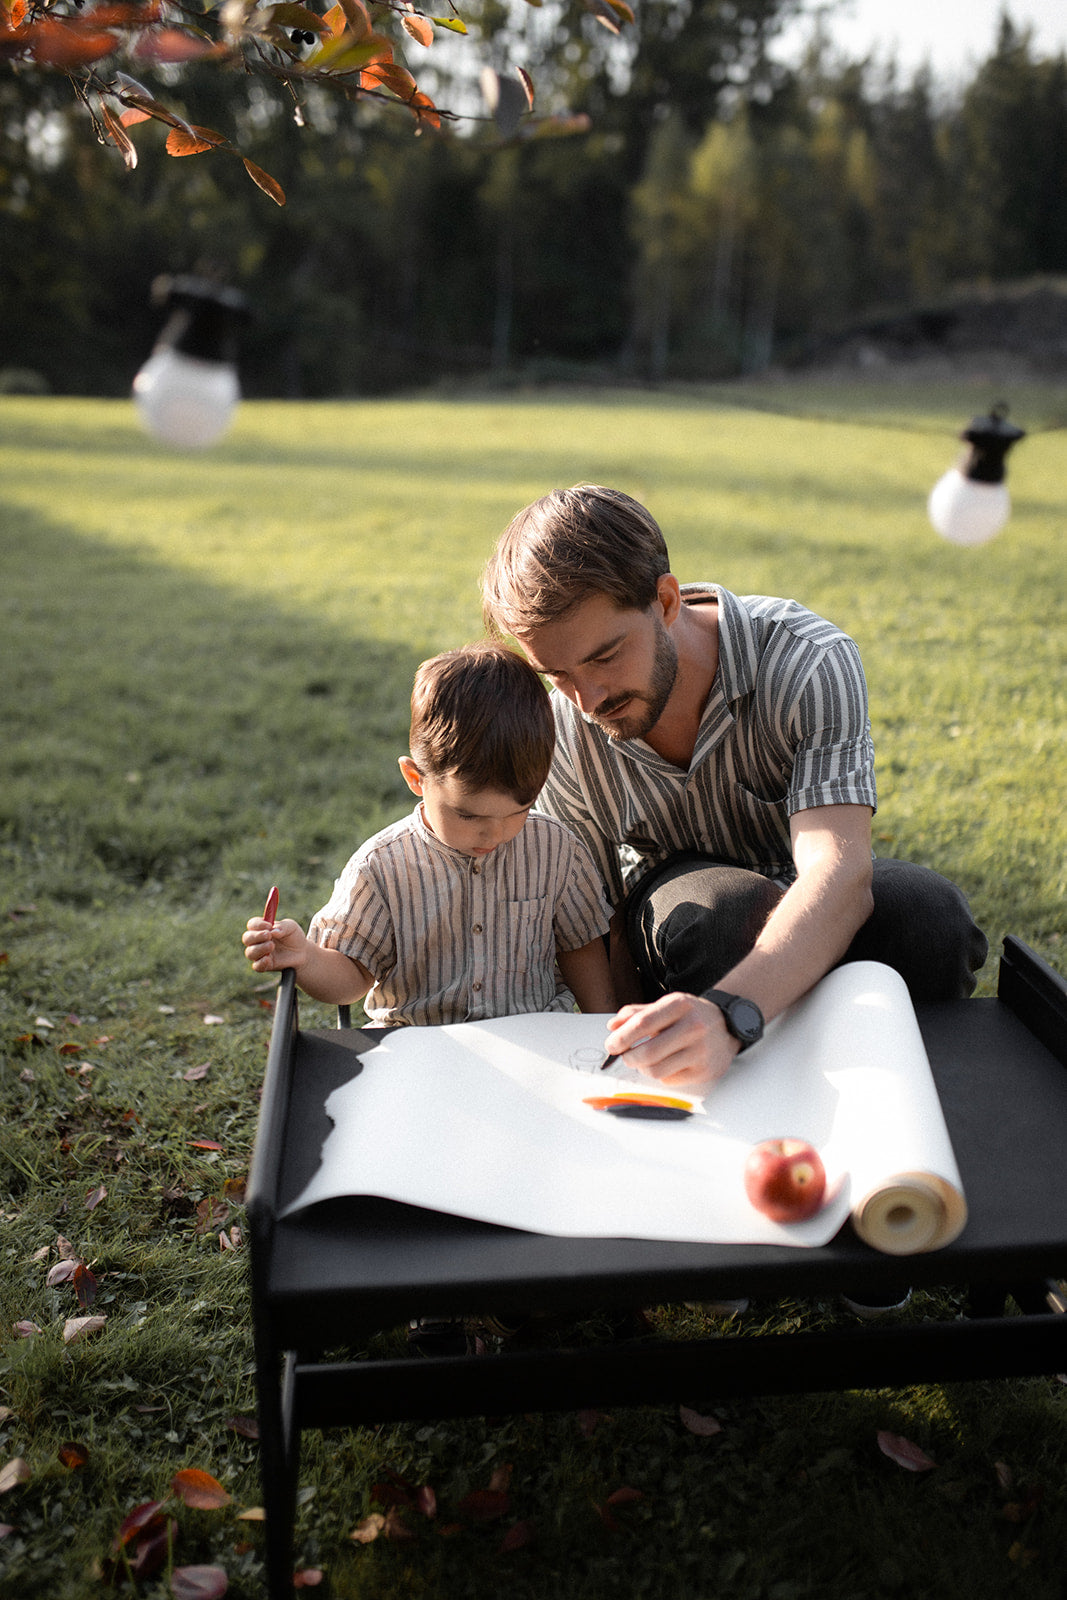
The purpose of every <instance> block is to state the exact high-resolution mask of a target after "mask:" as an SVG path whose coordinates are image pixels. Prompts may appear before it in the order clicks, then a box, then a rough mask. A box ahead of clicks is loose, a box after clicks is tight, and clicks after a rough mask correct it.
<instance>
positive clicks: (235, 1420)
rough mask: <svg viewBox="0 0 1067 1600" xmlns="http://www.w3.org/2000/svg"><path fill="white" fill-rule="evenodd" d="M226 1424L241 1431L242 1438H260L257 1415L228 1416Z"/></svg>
mask: <svg viewBox="0 0 1067 1600" xmlns="http://www.w3.org/2000/svg"><path fill="white" fill-rule="evenodd" d="M226 1426H227V1427H228V1428H230V1429H232V1430H233V1432H234V1433H239V1434H240V1435H241V1438H242V1439H258V1438H259V1423H258V1421H257V1420H256V1418H255V1417H227V1418H226Z"/></svg>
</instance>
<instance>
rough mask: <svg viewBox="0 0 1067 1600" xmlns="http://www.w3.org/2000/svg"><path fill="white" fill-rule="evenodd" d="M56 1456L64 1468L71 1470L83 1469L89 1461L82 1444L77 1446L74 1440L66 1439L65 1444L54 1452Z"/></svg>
mask: <svg viewBox="0 0 1067 1600" xmlns="http://www.w3.org/2000/svg"><path fill="white" fill-rule="evenodd" d="M56 1455H57V1456H58V1457H59V1459H60V1461H62V1463H63V1465H64V1466H65V1467H70V1468H71V1469H72V1470H74V1469H75V1468H77V1467H84V1465H85V1463H86V1462H87V1461H88V1459H89V1452H88V1450H87V1449H86V1448H85V1446H84V1445H83V1444H78V1443H77V1442H76V1441H75V1440H74V1439H68V1440H67V1442H66V1443H65V1444H61V1445H60V1447H59V1449H58V1450H57V1451H56Z"/></svg>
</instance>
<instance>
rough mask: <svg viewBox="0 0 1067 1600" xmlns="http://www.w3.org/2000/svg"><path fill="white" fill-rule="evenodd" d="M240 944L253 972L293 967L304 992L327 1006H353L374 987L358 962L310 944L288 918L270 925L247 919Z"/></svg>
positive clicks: (310, 941) (338, 951)
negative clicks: (322, 1001)
mask: <svg viewBox="0 0 1067 1600" xmlns="http://www.w3.org/2000/svg"><path fill="white" fill-rule="evenodd" d="M241 943H242V944H243V945H244V947H245V959H246V960H247V961H250V962H251V964H252V971H253V972H280V971H281V969H282V968H283V967H292V968H293V969H294V971H295V972H296V981H297V983H298V984H299V985H300V987H301V989H303V991H304V993H305V994H307V995H310V996H311V998H312V1000H324V1001H325V1002H326V1004H327V1005H334V1006H348V1005H354V1004H355V1002H356V1001H357V1000H362V998H363V996H364V995H365V994H366V993H367V990H368V989H370V988H371V987H372V985H373V984H374V975H373V973H370V972H368V971H367V969H366V967H365V966H363V965H362V963H361V962H359V961H354V960H353V959H352V957H351V956H346V955H345V954H344V952H343V951H342V950H327V949H324V948H323V946H322V945H319V944H315V943H313V941H312V940H310V939H309V938H308V936H307V934H306V933H305V932H304V930H303V929H302V928H301V926H300V924H299V922H294V921H293V920H292V918H291V917H284V918H283V919H282V920H281V921H280V922H275V923H274V924H273V925H272V924H271V923H269V922H264V920H263V918H262V917H250V918H249V920H248V926H247V930H246V932H245V933H243V934H242V935H241Z"/></svg>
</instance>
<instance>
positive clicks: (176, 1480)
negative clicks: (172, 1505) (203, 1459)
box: [170, 1467, 231, 1511]
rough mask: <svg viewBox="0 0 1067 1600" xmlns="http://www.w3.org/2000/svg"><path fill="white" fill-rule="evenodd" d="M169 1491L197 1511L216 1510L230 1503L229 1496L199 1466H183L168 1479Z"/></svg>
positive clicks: (208, 1473)
mask: <svg viewBox="0 0 1067 1600" xmlns="http://www.w3.org/2000/svg"><path fill="white" fill-rule="evenodd" d="M170 1487H171V1492H172V1493H173V1494H176V1495H177V1496H178V1499H179V1500H184V1501H185V1504H186V1505H187V1506H193V1507H194V1509H195V1510H197V1511H217V1510H218V1509H219V1507H220V1506H228V1505H229V1504H230V1498H231V1497H230V1496H229V1495H228V1494H227V1493H226V1490H225V1489H224V1488H223V1487H222V1484H221V1483H219V1481H218V1479H217V1478H213V1477H212V1476H211V1474H210V1472H204V1471H202V1470H201V1468H200V1467H183V1468H182V1470H181V1472H176V1473H175V1474H174V1476H173V1478H172V1479H171V1480H170Z"/></svg>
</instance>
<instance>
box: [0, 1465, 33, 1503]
mask: <svg viewBox="0 0 1067 1600" xmlns="http://www.w3.org/2000/svg"><path fill="white" fill-rule="evenodd" d="M32 1477H33V1473H32V1472H31V1471H30V1465H29V1462H28V1461H25V1460H24V1459H23V1458H22V1456H12V1458H11V1460H10V1461H8V1462H7V1463H6V1465H4V1466H3V1467H0V1494H6V1493H7V1491H8V1490H9V1489H14V1487H15V1486H16V1484H19V1483H29V1481H30V1479H31V1478H32Z"/></svg>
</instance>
